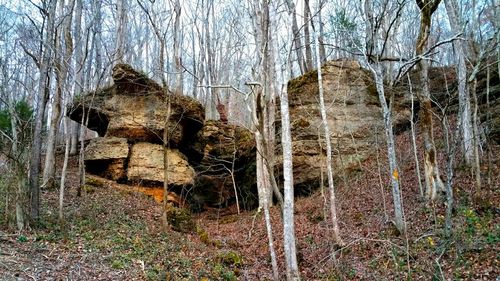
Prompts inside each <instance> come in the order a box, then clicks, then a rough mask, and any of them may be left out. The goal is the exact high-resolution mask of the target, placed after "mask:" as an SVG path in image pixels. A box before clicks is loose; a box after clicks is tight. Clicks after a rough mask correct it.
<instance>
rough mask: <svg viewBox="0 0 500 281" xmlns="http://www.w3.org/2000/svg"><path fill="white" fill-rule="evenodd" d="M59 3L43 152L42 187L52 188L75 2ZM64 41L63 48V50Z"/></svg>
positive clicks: (71, 44) (70, 52)
mask: <svg viewBox="0 0 500 281" xmlns="http://www.w3.org/2000/svg"><path fill="white" fill-rule="evenodd" d="M59 3H60V13H61V15H64V17H65V18H64V20H63V22H62V25H61V31H60V32H59V33H60V34H61V35H64V38H62V36H61V37H59V36H56V48H55V50H56V51H57V52H58V54H56V57H57V59H56V82H57V89H56V93H55V96H54V101H53V103H52V116H51V122H50V128H49V133H48V137H47V150H46V152H45V166H44V170H43V184H42V186H44V187H48V188H53V187H54V185H55V178H56V157H55V152H56V151H55V150H56V142H57V134H58V132H59V125H60V123H61V122H60V121H61V117H62V115H61V113H62V110H61V103H62V97H63V94H64V92H65V91H66V78H67V75H68V64H69V61H70V58H71V54H72V52H73V39H72V37H71V21H72V15H73V7H74V5H75V0H71V2H70V3H69V4H68V7H67V8H66V9H65V7H64V1H61V2H59ZM63 41H64V48H63V44H62V43H63Z"/></svg>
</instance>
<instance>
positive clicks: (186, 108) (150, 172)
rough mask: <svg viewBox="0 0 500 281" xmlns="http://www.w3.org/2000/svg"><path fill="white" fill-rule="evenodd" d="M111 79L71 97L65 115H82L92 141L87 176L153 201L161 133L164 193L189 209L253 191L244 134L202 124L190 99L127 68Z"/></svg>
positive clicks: (251, 152) (248, 140)
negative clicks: (165, 137)
mask: <svg viewBox="0 0 500 281" xmlns="http://www.w3.org/2000/svg"><path fill="white" fill-rule="evenodd" d="M113 80H114V84H113V85H112V86H109V87H107V88H103V89H100V90H97V91H95V92H93V93H89V94H87V95H85V96H81V97H79V98H77V99H76V101H75V102H74V103H73V104H72V105H71V106H70V109H69V110H68V115H69V116H70V118H71V119H73V120H75V121H77V122H82V121H85V119H86V118H87V116H86V115H88V121H87V122H88V123H87V124H88V127H89V128H90V129H92V130H95V131H97V132H98V134H99V136H100V137H99V138H96V139H93V140H91V142H90V143H89V145H88V146H87V148H86V156H85V163H86V170H87V172H88V173H89V174H93V175H97V176H101V177H104V178H106V179H110V180H113V181H117V182H119V183H127V184H130V185H134V187H135V188H136V189H139V190H144V191H145V192H144V193H147V194H155V198H158V197H161V196H158V193H159V192H161V191H162V186H163V181H164V172H163V171H164V155H165V153H164V142H163V133H164V130H165V127H166V128H167V129H168V136H169V139H168V149H167V153H166V155H167V157H168V171H169V173H168V185H169V188H170V189H171V190H173V191H176V192H177V193H178V194H180V195H182V196H184V197H185V198H184V199H187V200H186V201H188V202H193V205H194V206H193V207H194V208H197V209H201V208H203V207H206V206H220V205H223V204H226V205H227V204H228V203H230V202H233V201H234V200H235V196H236V192H234V190H235V189H234V187H235V186H236V187H237V189H240V190H250V189H251V188H252V187H253V188H254V184H252V183H255V179H254V178H253V179H248V178H246V177H245V174H244V172H242V171H246V170H247V168H248V167H252V165H253V164H252V163H253V162H254V161H255V149H254V147H255V145H253V144H252V143H253V138H252V137H251V136H252V134H251V133H250V132H249V131H248V130H246V129H244V128H240V127H237V126H230V125H226V124H223V123H220V122H207V124H206V125H205V116H204V112H205V110H204V108H203V106H202V105H201V104H200V103H199V102H198V101H196V100H195V99H193V98H190V97H186V96H182V95H178V94H173V93H170V92H169V91H168V90H167V89H164V88H162V87H161V86H160V85H158V84H157V83H156V82H154V81H153V80H151V79H149V78H148V77H147V76H146V75H144V74H143V73H140V72H138V71H136V70H134V69H133V68H131V67H130V66H128V65H125V64H118V65H116V66H115V67H114V68H113ZM167 95H168V99H169V101H170V111H169V113H170V115H168V114H169V113H168V112H167V111H168V110H167V106H166V102H165V101H166V97H167ZM84 112H85V115H84ZM82 116H83V117H85V119H82ZM167 116H169V118H168V120H167ZM204 125H205V126H204ZM234 156H235V157H236V158H235V159H237V160H235V161H234V162H232V161H233V157H234ZM233 164H234V165H233ZM235 175H237V176H236V177H235ZM233 179H234V181H235V183H234V184H233ZM242 179H244V180H245V182H243V181H242ZM242 186H245V187H246V186H248V188H243V187H242ZM242 194H243V193H242ZM242 199H243V198H242Z"/></svg>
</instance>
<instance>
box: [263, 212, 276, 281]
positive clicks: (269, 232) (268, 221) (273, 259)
mask: <svg viewBox="0 0 500 281" xmlns="http://www.w3.org/2000/svg"><path fill="white" fill-rule="evenodd" d="M264 219H265V221H266V230H267V238H268V244H269V252H270V255H271V266H272V268H273V279H274V280H275V281H278V280H280V279H279V271H278V261H277V259H276V252H275V251H274V241H273V228H272V225H271V216H270V215H269V204H267V203H266V205H265V207H264Z"/></svg>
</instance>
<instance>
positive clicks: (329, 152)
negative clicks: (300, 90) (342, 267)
mask: <svg viewBox="0 0 500 281" xmlns="http://www.w3.org/2000/svg"><path fill="white" fill-rule="evenodd" d="M314 38H315V44H314V45H315V46H316V53H319V42H318V36H317V35H316V36H314ZM316 67H317V68H318V91H319V107H320V112H321V120H322V126H323V132H324V134H325V142H326V171H327V177H328V188H329V191H330V216H331V220H332V228H333V239H334V241H335V242H336V243H337V244H338V245H339V246H342V245H343V244H344V242H343V241H342V239H341V238H340V230H339V225H338V220H337V207H336V202H335V201H336V200H335V187H334V186H333V161H332V160H333V159H332V157H333V156H332V142H331V139H330V127H329V126H328V119H327V116H326V107H325V98H324V94H323V76H322V74H321V61H320V58H319V56H317V57H316Z"/></svg>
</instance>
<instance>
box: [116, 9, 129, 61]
mask: <svg viewBox="0 0 500 281" xmlns="http://www.w3.org/2000/svg"><path fill="white" fill-rule="evenodd" d="M116 6H117V12H118V15H117V22H116V44H115V55H114V58H113V61H114V64H117V63H122V62H123V59H124V55H125V43H126V40H127V38H126V34H127V33H126V32H127V7H126V6H127V0H117V2H116Z"/></svg>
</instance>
